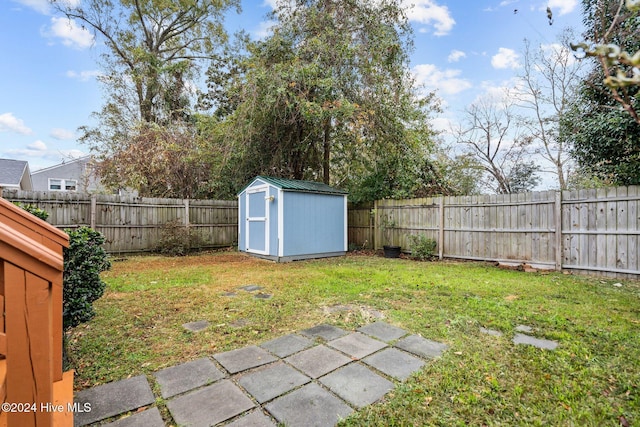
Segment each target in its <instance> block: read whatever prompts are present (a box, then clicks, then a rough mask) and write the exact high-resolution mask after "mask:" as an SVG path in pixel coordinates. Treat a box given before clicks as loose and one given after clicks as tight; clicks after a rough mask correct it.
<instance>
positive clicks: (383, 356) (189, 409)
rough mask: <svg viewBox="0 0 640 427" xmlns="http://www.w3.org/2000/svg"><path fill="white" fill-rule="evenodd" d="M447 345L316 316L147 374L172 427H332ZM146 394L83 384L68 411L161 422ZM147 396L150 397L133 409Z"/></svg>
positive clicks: (123, 425) (147, 425)
mask: <svg viewBox="0 0 640 427" xmlns="http://www.w3.org/2000/svg"><path fill="white" fill-rule="evenodd" d="M316 338H319V339H321V340H325V341H326V342H324V343H323V344H320V343H318V342H317V341H315V340H314V339H316ZM529 338H530V339H532V340H536V338H533V337H528V338H527V339H529ZM540 341H546V340H540ZM527 343H528V344H531V342H530V341H528V342H527ZM532 345H533V344H532ZM400 348H402V349H404V350H405V351H402V350H400ZM446 348H447V346H446V345H444V344H441V343H438V342H435V341H430V340H427V339H425V338H422V337H420V336H418V335H411V336H406V332H405V331H404V330H402V329H400V328H396V327H395V326H392V325H389V324H387V323H385V322H376V323H374V324H371V325H367V326H363V327H362V328H360V329H359V330H358V332H347V331H345V330H343V329H341V328H337V327H335V326H331V325H327V324H323V325H318V326H316V327H313V328H309V329H306V330H304V331H301V332H299V333H293V334H289V335H286V336H283V337H280V338H277V339H274V340H271V341H268V342H265V343H263V344H261V345H260V346H248V347H244V348H240V349H238V350H233V351H228V352H225V353H219V354H215V355H214V356H213V358H214V359H215V361H217V362H218V363H219V364H220V365H221V366H222V367H223V368H224V369H221V368H220V366H219V365H217V364H216V363H215V361H214V360H212V359H209V358H202V359H198V360H194V361H191V362H187V363H183V364H180V365H176V366H173V367H170V368H166V369H163V370H160V371H158V372H156V373H154V374H153V375H154V377H155V379H156V381H157V383H158V384H159V385H160V390H159V394H160V396H161V397H160V396H159V397H158V399H160V398H163V399H166V400H165V404H166V407H167V409H168V410H169V412H170V413H171V416H172V417H173V421H175V423H176V424H178V425H181V426H183V425H184V426H191V427H194V426H195V427H198V426H209V425H214V424H216V423H223V424H225V423H226V424H225V425H229V426H234V427H249V426H254V427H265V426H275V425H276V421H277V422H280V423H284V424H286V425H287V426H290V427H295V426H305V427H306V426H333V425H335V424H336V423H337V422H338V421H339V420H340V419H341V418H344V417H346V416H348V415H349V414H350V413H351V412H353V408H354V407H355V408H361V407H363V406H366V405H368V404H370V403H373V402H375V401H377V400H379V399H381V398H382V397H383V396H384V395H385V394H386V393H387V392H388V391H390V390H391V389H393V387H394V383H393V382H392V381H389V377H391V378H394V379H397V380H401V381H402V380H405V379H406V378H408V377H409V376H410V375H411V374H412V373H414V372H416V371H417V370H419V369H420V368H421V367H422V366H424V364H425V363H427V362H426V361H425V360H424V359H426V358H433V357H437V356H439V355H440V354H441V353H442V351H444V350H445V349H446ZM410 353H411V354H410ZM155 399H156V397H155V396H154V395H153V392H152V390H151V388H150V386H149V383H148V381H147V379H146V377H145V376H143V375H140V376H138V377H134V378H130V379H127V380H123V381H117V382H114V383H110V384H105V385H103V386H98V387H95V388H93V389H88V390H84V391H81V392H79V393H77V395H76V398H75V401H76V402H77V403H79V404H80V405H82V404H83V403H85V402H88V403H91V405H92V406H91V407H92V411H91V412H85V413H76V414H75V425H76V426H82V425H87V424H89V423H94V422H100V421H103V420H107V419H111V418H113V420H112V422H111V424H108V425H109V426H111V427H143V426H144V427H160V426H163V425H164V423H166V422H167V421H163V420H162V417H161V413H160V411H159V410H158V408H157V407H156V406H155V405H154V403H155ZM148 405H154V406H152V407H150V408H147V409H145V410H144V411H141V412H134V411H136V409H138V408H142V407H145V406H148ZM143 409H144V408H143ZM130 412H133V413H132V414H131V415H128V416H125V417H124V418H121V419H116V418H117V416H122V415H123V414H127V413H130Z"/></svg>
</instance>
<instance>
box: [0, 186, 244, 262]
mask: <svg viewBox="0 0 640 427" xmlns="http://www.w3.org/2000/svg"><path fill="white" fill-rule="evenodd" d="M2 195H3V197H4V198H6V199H8V200H10V201H12V202H21V203H25V204H31V205H34V206H37V207H39V208H41V209H44V210H45V211H47V212H48V213H49V218H48V219H47V222H49V223H50V224H52V225H54V226H56V227H58V228H61V229H65V228H70V229H73V228H76V227H80V226H83V225H84V226H88V227H91V228H93V229H95V230H97V231H99V232H101V233H102V234H103V235H104V236H105V239H106V243H105V250H106V251H107V252H109V253H132V252H145V251H152V250H155V249H156V246H157V244H158V242H159V240H160V238H161V237H162V235H163V228H164V227H168V226H170V225H171V224H174V225H175V226H176V227H183V226H185V227H189V229H190V230H191V231H193V234H194V235H197V236H198V237H199V238H200V240H201V247H202V248H216V247H225V246H232V245H235V244H236V242H237V240H238V203H237V202H236V201H227V200H189V199H160V198H143V197H133V196H114V195H103V194H95V195H90V194H82V193H73V192H45V191H18V190H6V189H5V190H3V194H2Z"/></svg>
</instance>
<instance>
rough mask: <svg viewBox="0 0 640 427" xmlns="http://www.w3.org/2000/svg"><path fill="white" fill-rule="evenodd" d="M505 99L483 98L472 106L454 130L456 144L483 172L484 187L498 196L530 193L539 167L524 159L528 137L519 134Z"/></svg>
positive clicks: (535, 183)
mask: <svg viewBox="0 0 640 427" xmlns="http://www.w3.org/2000/svg"><path fill="white" fill-rule="evenodd" d="M507 98H508V97H504V99H494V98H492V97H485V98H482V99H480V100H479V101H478V102H476V103H474V104H471V105H470V106H469V107H468V108H467V109H466V111H465V121H464V123H463V124H462V125H460V126H459V127H458V129H457V130H456V131H455V133H456V135H455V138H456V142H457V143H458V144H462V145H463V146H464V147H466V150H467V153H468V155H471V156H473V157H474V158H475V160H476V162H477V163H476V164H477V165H479V166H480V167H481V168H482V170H483V171H484V183H483V184H484V187H486V188H488V189H490V190H492V191H494V192H496V193H498V194H507V193H519V192H523V191H529V190H531V189H532V188H533V187H535V186H536V185H537V183H538V182H539V177H538V176H537V172H538V171H539V169H540V167H539V166H538V165H536V164H535V163H534V162H533V161H532V160H527V158H529V154H530V153H529V152H528V148H529V147H530V145H531V137H530V136H524V135H522V130H521V129H520V127H519V124H518V122H517V120H516V117H515V114H514V111H513V104H512V103H511V102H510V101H507V100H506V99H507Z"/></svg>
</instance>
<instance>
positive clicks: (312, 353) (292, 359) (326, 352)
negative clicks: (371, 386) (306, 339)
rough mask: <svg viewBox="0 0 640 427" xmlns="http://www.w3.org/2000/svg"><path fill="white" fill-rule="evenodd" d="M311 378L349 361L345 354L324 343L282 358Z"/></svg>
mask: <svg viewBox="0 0 640 427" xmlns="http://www.w3.org/2000/svg"><path fill="white" fill-rule="evenodd" d="M284 360H285V361H286V362H287V363H290V364H291V365H293V366H295V367H296V368H298V369H299V370H301V371H302V372H304V373H305V374H307V375H309V376H310V377H311V378H318V377H321V376H323V375H324V374H328V373H329V372H331V371H333V370H335V369H337V368H339V367H340V366H343V365H346V364H347V363H349V362H351V359H349V358H348V357H347V356H344V355H343V354H341V353H338V352H337V351H335V350H331V349H330V348H328V347H325V346H324V345H318V346H316V347H312V348H310V349H308V350H305V351H302V352H300V353H297V354H294V355H293V356H289V357H287V358H286V359H284Z"/></svg>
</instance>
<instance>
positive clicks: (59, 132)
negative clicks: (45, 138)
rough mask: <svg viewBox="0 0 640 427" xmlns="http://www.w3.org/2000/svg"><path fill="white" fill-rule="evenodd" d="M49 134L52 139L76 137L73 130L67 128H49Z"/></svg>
mask: <svg viewBox="0 0 640 427" xmlns="http://www.w3.org/2000/svg"><path fill="white" fill-rule="evenodd" d="M49 136H51V138H54V139H58V140H65V139H74V138H75V137H76V134H75V132H73V131H70V130H68V129H62V128H54V129H51V132H50V133H49Z"/></svg>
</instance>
